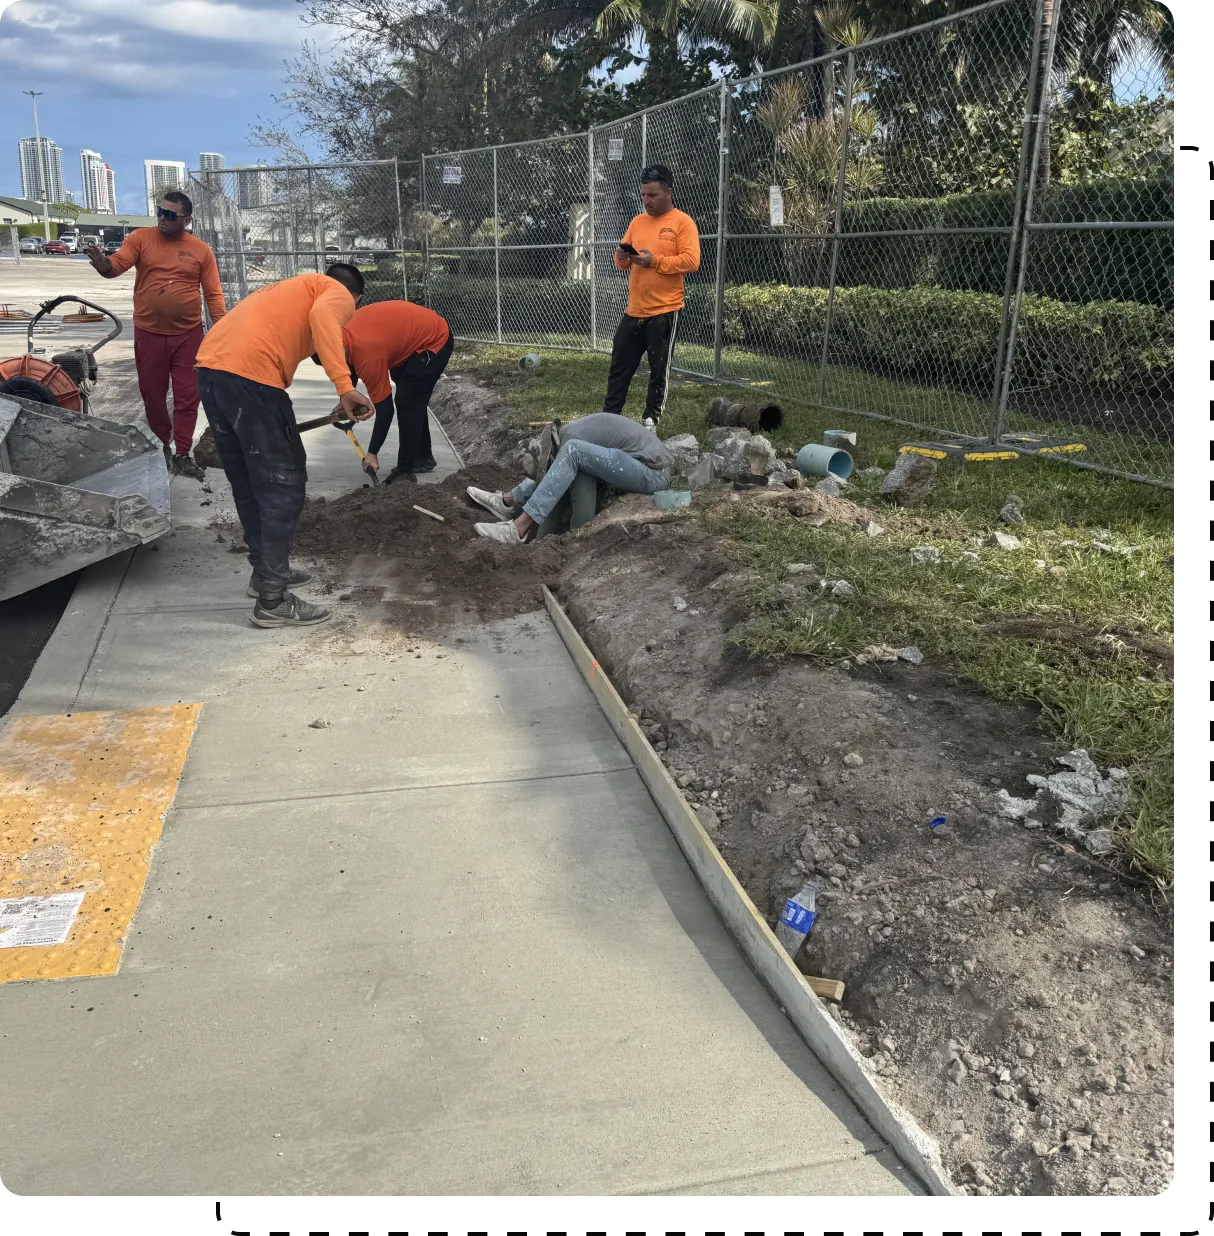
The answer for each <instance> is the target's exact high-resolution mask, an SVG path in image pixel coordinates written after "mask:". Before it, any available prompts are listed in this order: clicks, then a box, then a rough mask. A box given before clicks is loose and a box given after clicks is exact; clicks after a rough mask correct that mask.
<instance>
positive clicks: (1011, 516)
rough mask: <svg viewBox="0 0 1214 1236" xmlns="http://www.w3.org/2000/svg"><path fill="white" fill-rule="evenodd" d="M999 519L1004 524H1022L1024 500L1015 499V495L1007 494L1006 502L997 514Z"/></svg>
mask: <svg viewBox="0 0 1214 1236" xmlns="http://www.w3.org/2000/svg"><path fill="white" fill-rule="evenodd" d="M999 518H1000V519H1001V520H1003V522H1004V523H1005V524H1022V523H1024V499H1023V498H1019V497H1017V496H1016V495H1015V494H1009V495H1008V499H1007V501H1006V502H1005V503H1004V504H1003V508H1002V510H1000V512H999Z"/></svg>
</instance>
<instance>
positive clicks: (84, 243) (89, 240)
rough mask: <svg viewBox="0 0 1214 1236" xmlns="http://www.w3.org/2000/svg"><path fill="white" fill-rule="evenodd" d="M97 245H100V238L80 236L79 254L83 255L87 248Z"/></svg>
mask: <svg viewBox="0 0 1214 1236" xmlns="http://www.w3.org/2000/svg"><path fill="white" fill-rule="evenodd" d="M99 244H101V237H100V236H91V235H90V236H81V237H80V241H79V249H80V252H81V253H83V252H84V251H85V250H86V249H87V248H88V247H89V245H99Z"/></svg>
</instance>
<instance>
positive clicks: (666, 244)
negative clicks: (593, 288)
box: [615, 207, 700, 318]
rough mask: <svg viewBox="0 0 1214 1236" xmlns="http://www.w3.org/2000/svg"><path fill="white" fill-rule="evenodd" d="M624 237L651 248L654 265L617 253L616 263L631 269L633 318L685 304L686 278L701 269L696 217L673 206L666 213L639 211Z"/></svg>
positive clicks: (630, 311)
mask: <svg viewBox="0 0 1214 1236" xmlns="http://www.w3.org/2000/svg"><path fill="white" fill-rule="evenodd" d="M623 239H624V241H625V242H626V243H627V244H630V245H631V246H632V247H633V248H634V249H648V250H649V251H650V253H652V254H653V265H652V266H638V265H637V264H636V263H635V262H634V261H633V260H632V259H631V258H629V257H623V258H621V256H620V254H619V251H618V250H617V251H616V253H615V264H616V265H617V266H618V267H619V268H620V269H621V270H626V271H628V308H627V309H625V310H624V312H625V313H627V314H628V316H629V317H630V318H656V317H657V316H658V314H660V313H672V312H673V311H674V310H675V309H682V308H683V278H684V276H685V275H690V274H692V273H694V272H695V271H697V270H699V269H700V233H699V231H698V230H697V229H696V224H695V220H694V219H693V218H692V217H691V216H690V215H686V214H684V213H683V212H682V211H681V210H675V209H674V208H673V207H672V208H671V209H670V210H668V211H667V212H666V213H665V214H664V215H656V216H655V215H649V214H640V215H637V217H636V218H635V219H633V221H632V222H631V223H630V224H629V225H628V230H627V231H626V232H625V233H624V237H623Z"/></svg>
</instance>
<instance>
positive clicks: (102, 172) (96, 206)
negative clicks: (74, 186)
mask: <svg viewBox="0 0 1214 1236" xmlns="http://www.w3.org/2000/svg"><path fill="white" fill-rule="evenodd" d="M108 166H109V165H108V164H107V163H106V162H105V160H104V159H103V158H102V157H101V155H99V154H98V153H97V151H95V150H82V151H81V152H80V183H81V185H82V186H83V187H84V198H83V200H82V202H81V205H83V206H84V208H85V209H86V210H96V211H98V212H99V213H101V214H112V213H113V211H111V210H110V194H109V185H108V183H107V177H106V169H107V168H108Z"/></svg>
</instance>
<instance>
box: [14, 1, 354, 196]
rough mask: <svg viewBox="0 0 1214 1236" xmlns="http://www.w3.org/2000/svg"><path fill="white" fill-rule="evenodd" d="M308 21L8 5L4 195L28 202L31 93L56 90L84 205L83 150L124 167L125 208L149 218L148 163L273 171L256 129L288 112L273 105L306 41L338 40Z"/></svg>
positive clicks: (194, 6) (68, 173) (54, 129)
mask: <svg viewBox="0 0 1214 1236" xmlns="http://www.w3.org/2000/svg"><path fill="white" fill-rule="evenodd" d="M299 14H300V9H299V5H298V4H296V3H295V0H172V3H167V2H164V0H160V2H157V0H152V2H151V3H148V2H147V0H144V2H142V3H140V2H139V0H0V195H3V196H9V197H15V196H18V195H19V194H20V191H21V177H20V169H19V165H18V161H17V142H18V140H19V139H20V138H23V137H32V136H33V134H34V120H33V111H32V109H31V105H30V100H29V98H28V97H26V96H25V95H23V94H22V93H21V91H22V90H41V91H43V92H44V93H43V95H42V97H41V98H40V99H39V100H38V123H39V128H40V130H41V133H42V136H43V137H49V138H51V139H53V140H54V141H56V142H57V143H58V144H59V145H60V146H61V147H62V149H63V174H64V182H65V184H66V186H67V188H69V189H74V190H76V193H77V200H79V193H80V189H81V185H80V151H81V150H82V149H89V150H96V151H99V152H100V154H101V156H102V158H103V159H104V160H105V161H106V162H107V163H109V164H110V166H111V167H113V169H114V175H115V184H116V188H117V192H118V207H119V210H123V211H134V212H137V213H143V212H144V211H145V210H146V205H145V201H144V193H143V161H144V159H180V160H183V161H184V162H185V164H186V166H187V167H190V168H194V167H197V166H198V154H199V152H200V151H203V150H208V151H209V150H214V151H218V152H219V153H220V154H222V155H224V156H225V157H226V159H227V161H228V163H229V165H230V164H233V163H254V162H256V161H257V160H258V159H265V160H266V161H267V162H272V161H273V156H272V155H271V154H270V153H269V152H267V151H265V150H264V149H258V148H256V147H254V146H251V145H250V144H249V127H250V125H251V124H253V123H254V122H256V120H257V119H258V118H259V117H261V118H267V119H268V118H273V117H277V116H278V115H279V114H280V113H279V109H278V108H277V107H276V106H275V104H274V101H273V95H274V94H276V93H278V92H280V91H281V90H282V88H283V85H282V83H283V77H284V74H285V66H284V62H285V61H286V60H289V59H291V58H293V57H294V56H295V55H296V54H297V53H298V51H299V48H300V45H301V43H302V42H303V41H304V40H305V39H309V40H313V41H317V42H319V43H320V44H321V45H322V46H324V45H325V44H326V43H327V42H331V34H328V33H327V32H319V33H320V35H321V37H320V38H318V37H317V35H318V31H316V30H315V29H314V28H309V27H306V26H304V24H303V23H302V22H301V21H300V16H299ZM305 148H306V144H305Z"/></svg>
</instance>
